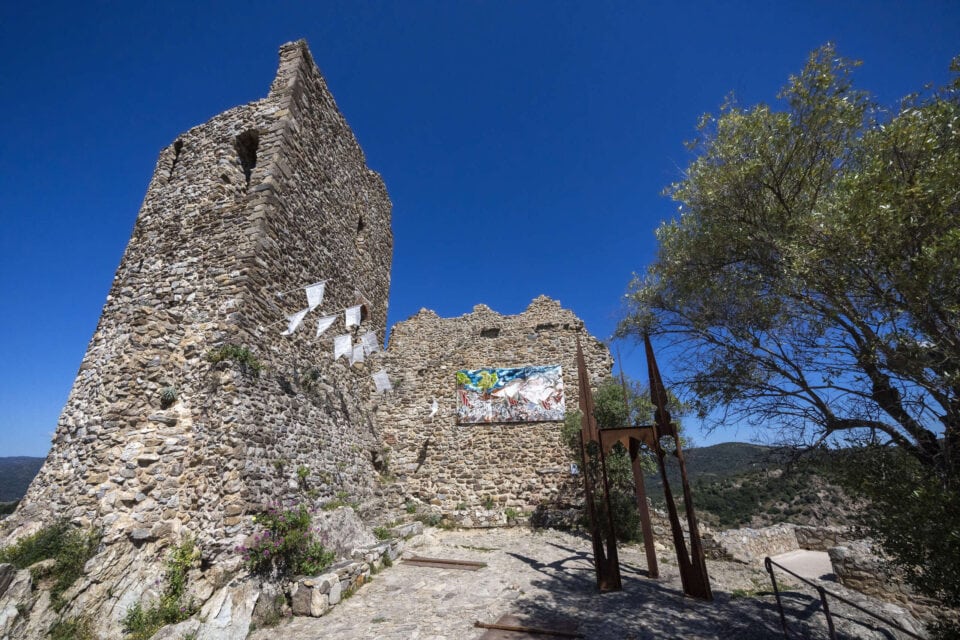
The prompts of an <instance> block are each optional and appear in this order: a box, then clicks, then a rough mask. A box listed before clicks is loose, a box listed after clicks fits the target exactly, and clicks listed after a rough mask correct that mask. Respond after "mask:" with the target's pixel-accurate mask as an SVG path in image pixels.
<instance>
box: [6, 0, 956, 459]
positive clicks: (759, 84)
mask: <svg viewBox="0 0 960 640" xmlns="http://www.w3.org/2000/svg"><path fill="white" fill-rule="evenodd" d="M958 33H960V3H958V2H955V1H944V2H910V3H906V2H813V1H807V2H770V1H768V2H723V3H720V2H711V3H646V2H583V3H569V2H492V1H490V2H415V1H408V2H392V3H387V2H305V3H293V2H271V3H260V4H249V3H245V2H239V1H234V2H229V3H228V2H223V3H207V2H202V1H194V2H189V3H182V2H177V1H173V0H171V1H168V2H163V3H150V4H148V3H138V2H114V3H88V2H63V3H59V2H42V1H41V2H38V3H36V4H29V3H26V2H6V3H3V6H2V7H0V81H2V84H0V86H2V87H3V100H2V102H0V123H2V125H3V128H2V133H0V194H2V195H0V285H2V290H3V291H4V296H3V298H2V299H3V310H2V313H0V336H2V338H0V340H2V355H3V365H4V366H2V367H0V456H7V455H45V454H46V451H47V449H48V448H49V439H50V435H51V434H52V432H53V430H54V428H55V426H56V422H57V418H58V415H59V413H60V410H61V409H62V407H63V405H64V403H65V402H66V398H67V394H68V392H69V390H70V386H71V384H72V382H73V378H74V376H75V375H76V372H77V368H78V366H79V364H80V361H81V359H82V358H83V354H84V351H85V349H86V345H87V342H88V341H89V339H90V337H91V335H92V334H93V331H94V328H95V327H96V323H97V320H98V318H99V314H100V310H101V308H102V305H103V303H104V299H105V297H106V294H107V292H108V290H109V287H110V283H111V280H112V278H113V273H114V271H115V270H116V267H117V265H118V264H119V262H120V257H121V255H122V253H123V250H124V247H125V246H126V243H127V240H128V239H129V236H130V233H131V231H132V229H133V224H134V221H135V219H136V214H137V210H138V209H139V206H140V202H141V200H142V199H143V195H144V192H145V190H146V187H147V183H148V181H149V178H150V175H151V173H152V171H153V166H154V163H155V161H156V157H157V154H158V152H159V151H160V149H161V148H163V147H164V146H166V145H168V144H170V143H171V142H172V141H173V140H174V139H175V138H176V136H177V134H179V133H180V132H182V131H185V130H187V129H189V128H190V127H192V126H195V125H197V124H200V123H202V122H205V121H206V120H208V119H209V118H210V117H212V116H214V115H216V114H217V113H219V112H221V111H224V110H226V109H228V108H230V107H233V106H235V105H238V104H242V103H246V102H249V101H252V100H255V99H258V98H260V97H262V96H264V95H265V94H266V92H267V90H268V88H269V85H270V82H271V80H272V78H273V74H274V72H275V70H276V65H277V49H278V47H279V46H280V45H281V44H282V43H283V42H286V41H289V40H295V39H297V38H306V39H307V40H308V42H309V44H310V48H311V50H312V52H313V55H314V58H315V59H316V61H317V63H318V65H319V66H320V68H321V71H322V72H323V74H324V76H325V77H326V79H327V82H328V84H329V85H330V88H331V89H332V91H333V94H334V96H335V97H336V99H337V102H338V104H339V106H340V108H341V110H342V111H343V113H344V115H345V116H346V118H347V121H348V122H349V123H350V125H351V127H352V128H353V130H354V132H355V134H356V135H357V137H358V139H359V140H360V144H361V145H362V147H363V149H364V151H365V152H366V155H367V161H368V164H369V165H370V166H371V167H372V168H373V169H374V170H376V171H378V172H380V174H381V175H382V176H383V178H384V181H385V182H386V185H387V188H388V190H389V192H390V196H391V199H392V201H393V204H394V209H393V231H394V238H395V249H394V261H393V264H394V270H393V279H392V293H391V303H390V304H391V306H390V323H391V324H392V323H394V322H397V321H399V320H403V319H405V318H407V317H409V316H410V315H412V314H414V313H416V311H417V310H419V309H420V308H421V307H428V308H431V309H434V310H435V311H437V312H438V313H439V314H440V315H442V316H455V315H460V314H463V313H466V312H468V311H470V310H471V308H472V307H473V305H474V304H477V303H479V302H483V303H485V304H487V305H489V306H490V307H492V308H493V309H495V310H497V311H499V312H501V313H518V312H520V311H522V310H523V309H524V308H525V307H526V306H527V304H529V302H530V300H531V299H532V298H534V297H535V296H537V295H539V294H541V293H545V294H547V295H550V296H552V297H554V298H557V299H559V300H561V301H562V302H563V304H564V305H565V306H567V307H570V308H572V309H573V310H574V311H575V312H576V313H577V314H579V315H580V316H581V317H582V318H583V319H584V320H585V321H586V323H587V327H588V329H590V330H591V331H592V332H593V333H594V334H595V335H597V336H600V337H606V336H608V335H609V334H610V333H611V332H612V331H613V328H614V325H615V323H616V319H617V314H618V312H619V309H620V299H621V296H622V295H623V293H624V290H625V287H626V285H627V282H628V281H629V279H630V276H631V273H632V272H634V271H641V270H643V268H644V266H645V265H646V264H648V263H649V262H650V261H651V260H652V258H653V256H654V252H655V249H656V245H655V240H654V235H653V233H654V230H655V229H656V227H657V226H658V224H659V223H660V221H661V220H664V219H668V218H670V217H671V216H672V215H673V212H674V206H673V204H672V203H671V202H670V201H668V200H667V199H665V198H663V197H662V196H661V195H660V192H661V191H662V189H663V187H664V186H666V185H667V184H668V183H670V182H671V181H673V180H676V179H678V178H679V177H680V174H681V171H682V169H683V167H684V166H685V165H686V164H687V163H688V162H689V160H690V158H689V156H688V155H687V152H686V150H685V149H684V146H683V141H684V140H688V139H690V138H692V137H693V134H694V126H695V124H696V121H697V118H698V117H699V116H700V115H701V114H702V113H704V112H706V111H716V109H717V107H718V105H719V104H720V103H721V102H722V101H723V98H724V96H725V95H727V94H728V93H729V92H731V91H732V92H735V93H736V94H737V96H738V98H739V100H740V101H741V103H743V104H754V103H756V102H758V101H766V102H770V101H773V100H774V96H775V94H776V92H777V90H778V88H779V87H780V86H782V85H783V84H784V83H785V82H786V80H787V77H788V75H789V74H790V73H795V72H797V71H799V70H800V68H801V67H802V65H803V63H804V60H805V59H806V56H807V54H808V53H809V52H810V51H811V50H812V49H814V48H816V47H818V46H819V45H821V44H823V43H825V42H827V41H833V42H835V43H836V45H837V47H838V49H839V51H840V53H841V54H842V55H844V56H847V57H851V58H857V59H861V60H863V61H864V65H863V67H861V69H859V70H858V72H857V74H856V76H855V78H856V82H857V84H858V85H859V86H860V87H863V88H866V89H869V90H871V91H872V92H874V94H875V95H876V96H877V97H878V98H879V99H880V100H881V101H882V102H884V103H887V104H892V103H894V102H895V101H896V100H897V99H898V98H899V97H901V96H902V95H904V94H906V93H908V92H911V91H914V90H917V89H919V88H920V87H922V85H923V84H925V83H928V82H936V83H939V82H944V81H945V80H946V78H947V76H948V74H947V67H948V64H949V61H950V59H951V58H952V57H953V56H954V55H956V54H957V53H960V38H958V37H957V34H958ZM490 265H496V268H494V267H493V266H490ZM504 265H507V267H508V268H507V269H504V268H503V267H504ZM504 273H506V274H508V275H507V276H506V277H504ZM621 349H622V350H623V355H624V363H625V368H626V371H627V373H628V374H632V375H635V376H642V375H644V371H645V368H644V367H645V365H644V362H643V357H642V353H641V350H640V349H637V348H636V347H634V346H632V345H623V346H621ZM490 364H491V365H495V364H496V363H490ZM661 366H662V367H663V368H664V369H665V371H666V372H667V373H668V374H669V363H663V362H662V363H661ZM693 437H694V439H695V441H696V442H697V443H700V444H709V443H713V442H719V441H724V440H730V439H739V440H745V439H748V438H750V437H751V434H750V433H749V432H747V431H744V430H739V431H737V430H736V429H734V428H732V427H731V428H730V429H726V430H721V431H719V432H716V433H714V434H712V435H709V436H708V435H704V434H700V433H697V432H696V431H694V433H693Z"/></svg>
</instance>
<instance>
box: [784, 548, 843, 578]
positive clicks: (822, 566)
mask: <svg viewBox="0 0 960 640" xmlns="http://www.w3.org/2000/svg"><path fill="white" fill-rule="evenodd" d="M770 559H771V560H773V561H774V562H776V563H777V564H780V565H783V566H784V567H786V568H787V569H789V570H790V571H793V572H794V573H796V574H797V575H800V576H803V577H804V578H807V579H809V580H830V581H833V582H836V576H835V575H834V574H833V564H832V563H831V562H830V556H829V555H828V554H827V552H826V551H807V550H806V549H799V550H797V551H788V552H787V553H781V554H780V555H776V556H771V557H770Z"/></svg>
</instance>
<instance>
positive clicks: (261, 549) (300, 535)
mask: <svg viewBox="0 0 960 640" xmlns="http://www.w3.org/2000/svg"><path fill="white" fill-rule="evenodd" d="M254 522H255V523H256V524H257V525H258V527H259V530H258V531H257V532H256V533H255V534H254V536H253V539H252V540H251V541H250V542H249V543H248V544H247V545H246V546H243V547H238V549H237V550H238V551H239V552H240V553H241V554H242V555H243V558H244V561H245V562H246V565H247V568H248V569H249V570H250V572H251V573H254V574H257V575H262V576H267V577H281V576H294V575H317V574H318V573H321V572H322V571H323V570H324V569H325V568H326V567H327V566H329V565H330V563H331V562H333V560H334V557H335V556H334V554H333V552H331V551H327V550H326V549H325V548H324V546H323V544H321V542H320V539H319V537H318V535H317V532H316V531H314V530H313V529H312V528H311V522H312V516H311V515H310V510H309V509H307V507H306V505H303V504H300V505H296V506H292V507H290V508H282V507H280V506H271V507H270V508H268V509H267V511H266V512H264V513H261V514H260V515H258V516H256V517H255V518H254Z"/></svg>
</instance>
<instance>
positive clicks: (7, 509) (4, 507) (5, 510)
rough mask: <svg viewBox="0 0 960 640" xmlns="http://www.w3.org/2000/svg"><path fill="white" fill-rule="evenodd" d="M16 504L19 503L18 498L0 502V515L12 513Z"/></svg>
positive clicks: (15, 508)
mask: <svg viewBox="0 0 960 640" xmlns="http://www.w3.org/2000/svg"><path fill="white" fill-rule="evenodd" d="M18 504H20V501H19V500H14V501H13V502H0V516H5V515H9V514H11V513H13V512H14V511H16V510H17V505H18Z"/></svg>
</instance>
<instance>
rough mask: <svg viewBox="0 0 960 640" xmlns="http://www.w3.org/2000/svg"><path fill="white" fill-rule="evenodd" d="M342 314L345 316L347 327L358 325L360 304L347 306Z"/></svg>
mask: <svg viewBox="0 0 960 640" xmlns="http://www.w3.org/2000/svg"><path fill="white" fill-rule="evenodd" d="M343 313H344V315H345V316H346V321H347V328H348V329H349V328H350V327H359V326H360V305H357V306H355V307H347V309H346V310H344V312H343Z"/></svg>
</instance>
